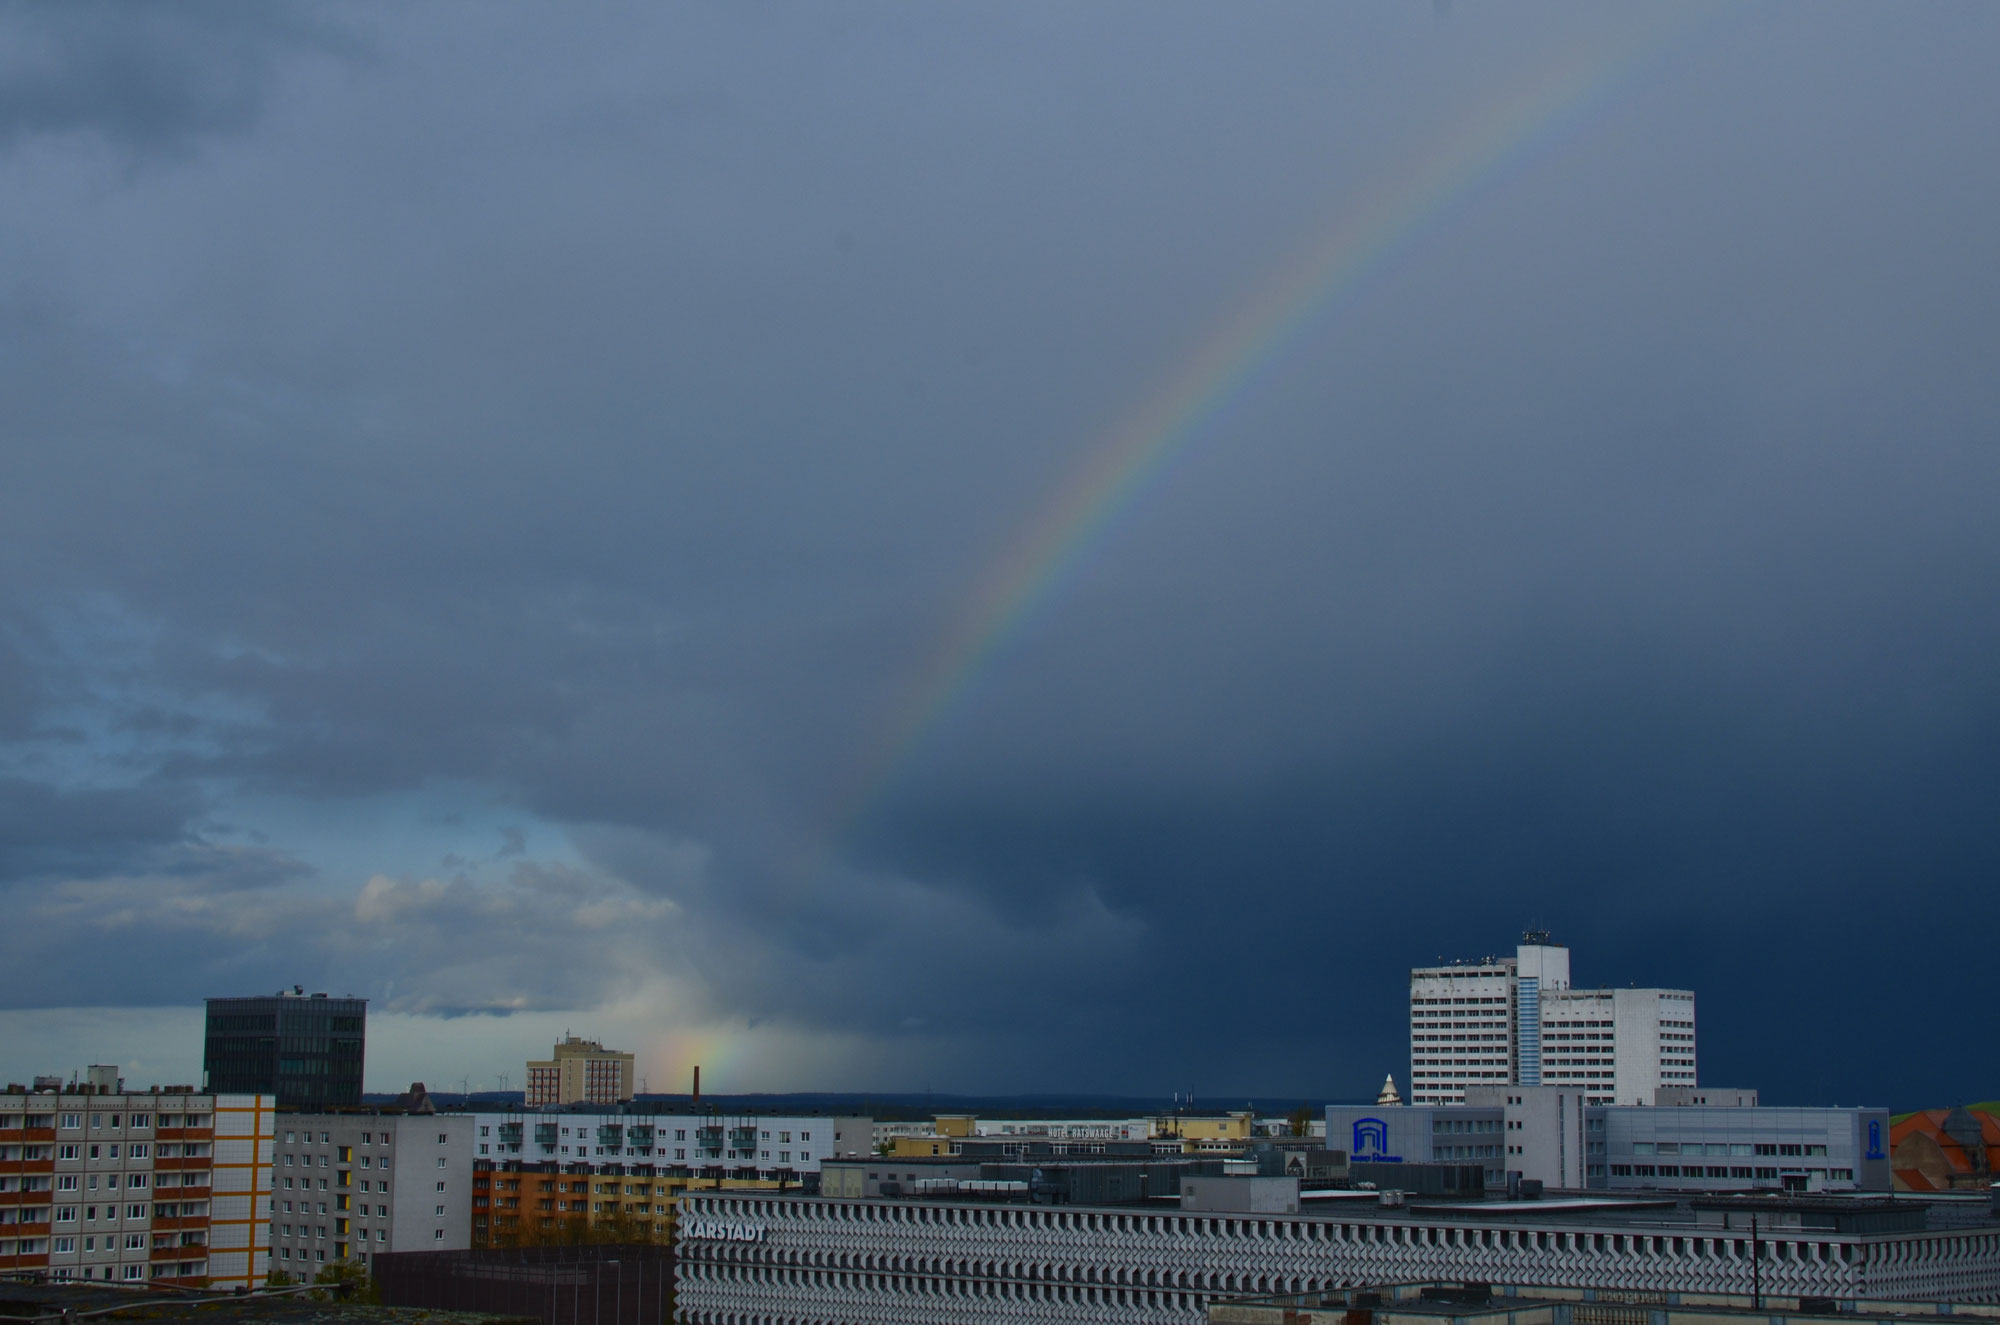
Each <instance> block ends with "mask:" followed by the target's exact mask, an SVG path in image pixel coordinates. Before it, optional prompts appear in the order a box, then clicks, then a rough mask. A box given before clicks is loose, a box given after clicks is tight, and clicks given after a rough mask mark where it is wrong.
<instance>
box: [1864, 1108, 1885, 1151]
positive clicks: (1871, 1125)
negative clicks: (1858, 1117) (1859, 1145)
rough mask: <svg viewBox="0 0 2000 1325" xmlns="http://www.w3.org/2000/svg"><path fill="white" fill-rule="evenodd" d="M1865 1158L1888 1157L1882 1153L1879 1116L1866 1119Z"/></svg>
mask: <svg viewBox="0 0 2000 1325" xmlns="http://www.w3.org/2000/svg"><path fill="white" fill-rule="evenodd" d="M1865 1158H1867V1159H1887V1158H1888V1156H1886V1155H1884V1154H1883V1153H1882V1120H1881V1119H1880V1118H1870V1119H1869V1120H1868V1154H1867V1155H1866V1156H1865Z"/></svg>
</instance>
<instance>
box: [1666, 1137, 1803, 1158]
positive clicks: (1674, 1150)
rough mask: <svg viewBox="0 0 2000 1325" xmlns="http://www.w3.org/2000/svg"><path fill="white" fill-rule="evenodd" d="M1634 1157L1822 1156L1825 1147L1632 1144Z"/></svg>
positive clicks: (1784, 1143) (1759, 1143) (1770, 1143)
mask: <svg viewBox="0 0 2000 1325" xmlns="http://www.w3.org/2000/svg"><path fill="white" fill-rule="evenodd" d="M1632 1153H1633V1154H1635V1155H1796V1156H1799V1157H1801V1158H1803V1157H1805V1156H1808V1155H1821V1156H1823V1155H1825V1154H1826V1147H1825V1146H1823V1145H1815V1144H1809V1143H1806V1142H1787V1141H1777V1142H1773V1141H1756V1142H1743V1141H1634V1142H1633V1143H1632Z"/></svg>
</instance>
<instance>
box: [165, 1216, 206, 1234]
mask: <svg viewBox="0 0 2000 1325" xmlns="http://www.w3.org/2000/svg"><path fill="white" fill-rule="evenodd" d="M151 1227H152V1229H153V1231H154V1232H155V1233H158V1232H160V1231H161V1230H163V1229H164V1230H179V1229H183V1228H186V1229H205V1228H207V1227H208V1216H207V1215H179V1216H173V1217H169V1218H166V1219H162V1218H160V1217H159V1216H158V1215H155V1216H154V1217H153V1223H152V1226H151Z"/></svg>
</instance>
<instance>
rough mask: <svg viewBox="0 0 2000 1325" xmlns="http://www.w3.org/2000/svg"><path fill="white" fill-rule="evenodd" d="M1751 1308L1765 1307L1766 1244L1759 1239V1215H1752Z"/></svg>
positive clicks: (1759, 1309)
mask: <svg viewBox="0 0 2000 1325" xmlns="http://www.w3.org/2000/svg"><path fill="white" fill-rule="evenodd" d="M1750 1309H1751V1310H1752V1311H1762V1310H1763V1309H1764V1244H1763V1243H1762V1242H1759V1241H1758V1240H1757V1216H1756V1215H1755V1214H1754V1213H1753V1214H1752V1215H1751V1216H1750Z"/></svg>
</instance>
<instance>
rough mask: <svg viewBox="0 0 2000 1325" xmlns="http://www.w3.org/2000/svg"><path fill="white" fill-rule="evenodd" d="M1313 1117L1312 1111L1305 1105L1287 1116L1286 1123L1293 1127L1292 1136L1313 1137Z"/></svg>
mask: <svg viewBox="0 0 2000 1325" xmlns="http://www.w3.org/2000/svg"><path fill="white" fill-rule="evenodd" d="M1312 1116H1313V1112H1312V1110H1311V1109H1310V1108H1308V1107H1307V1106H1305V1105H1303V1104H1301V1105H1300V1106H1299V1107H1298V1108H1296V1109H1293V1110H1292V1111H1291V1112H1290V1113H1288V1114H1286V1115H1285V1121H1286V1122H1288V1123H1290V1124H1291V1125H1292V1135H1293V1136H1311V1135H1312Z"/></svg>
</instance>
